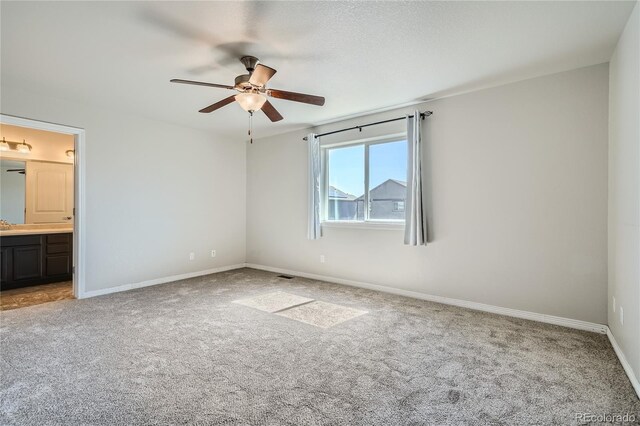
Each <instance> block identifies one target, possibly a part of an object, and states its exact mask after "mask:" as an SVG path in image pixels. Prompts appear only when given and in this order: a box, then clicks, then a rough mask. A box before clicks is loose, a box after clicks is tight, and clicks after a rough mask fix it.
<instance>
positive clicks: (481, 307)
mask: <svg viewBox="0 0 640 426" xmlns="http://www.w3.org/2000/svg"><path fill="white" fill-rule="evenodd" d="M246 266H247V268H254V269H261V270H263V271H269V272H275V273H278V274H288V275H296V276H299V277H304V278H310V279H313V280H321V281H328V282H332V283H336V284H343V285H348V286H352V287H360V288H366V289H369V290H376V291H381V292H384V293H391V294H397V295H400V296H406V297H412V298H414V299H421V300H428V301H430V302H437V303H443V304H445V305H453V306H460V307H462V308H469V309H474V310H476V311H484V312H491V313H494V314H499V315H506V316H510V317H515V318H523V319H528V320H532V321H538V322H544V323H547V324H554V325H561V326H564V327H570V328H575V329H578V330H586V331H593V332H596V333H601V334H605V333H607V330H608V329H609V328H608V327H607V326H606V325H604V324H596V323H593V322H587V321H580V320H575V319H571V318H563V317H556V316H553V315H546V314H539V313H536V312H528V311H521V310H518V309H511V308H503V307H501V306H493V305H486V304H484V303H478V302H470V301H467V300H461V299H453V298H450V297H443V296H434V295H431V294H426V293H420V292H417V291H411V290H402V289H398V288H393V287H387V286H382V285H377V284H369V283H364V282H360V281H353V280H345V279H342V278H336V277H329V276H325V275H318V274H309V273H306V272H300V271H293V270H290V269H283V268H273V267H271V266H265V265H258V264H255V263H247V264H246Z"/></svg>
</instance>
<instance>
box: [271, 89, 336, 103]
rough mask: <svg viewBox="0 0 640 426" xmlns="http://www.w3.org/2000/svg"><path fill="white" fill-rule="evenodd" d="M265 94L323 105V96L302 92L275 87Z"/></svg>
mask: <svg viewBox="0 0 640 426" xmlns="http://www.w3.org/2000/svg"><path fill="white" fill-rule="evenodd" d="M267 95H269V96H272V97H274V98H278V99H284V100H286V101H294V102H302V103H303V104H311V105H318V106H322V105H324V98H323V97H322V96H315V95H306V94H304V93H296V92H287V91H285V90H276V89H269V90H267Z"/></svg>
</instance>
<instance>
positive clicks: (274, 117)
mask: <svg viewBox="0 0 640 426" xmlns="http://www.w3.org/2000/svg"><path fill="white" fill-rule="evenodd" d="M262 112H264V113H265V114H266V116H267V117H269V120H271V121H273V122H276V121H280V120H282V116H281V115H280V113H279V112H278V110H277V109H275V107H274V106H273V104H272V103H271V102H269V101H266V102H265V103H264V105H262Z"/></svg>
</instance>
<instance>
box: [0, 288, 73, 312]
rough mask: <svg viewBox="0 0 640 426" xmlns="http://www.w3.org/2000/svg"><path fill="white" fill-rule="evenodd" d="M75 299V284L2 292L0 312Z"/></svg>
mask: <svg viewBox="0 0 640 426" xmlns="http://www.w3.org/2000/svg"><path fill="white" fill-rule="evenodd" d="M66 299H73V282H71V281H65V282H60V283H52V284H42V285H35V286H30V287H23V288H16V289H12V290H4V291H2V292H0V311H8V310H11V309H18V308H24V307H26V306H33V305H40V304H42V303H47V302H53V301H56V300H66Z"/></svg>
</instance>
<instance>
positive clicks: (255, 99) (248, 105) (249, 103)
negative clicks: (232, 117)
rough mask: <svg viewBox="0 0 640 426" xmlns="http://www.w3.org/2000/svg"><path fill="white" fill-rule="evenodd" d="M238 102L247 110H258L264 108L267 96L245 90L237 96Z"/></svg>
mask: <svg viewBox="0 0 640 426" xmlns="http://www.w3.org/2000/svg"><path fill="white" fill-rule="evenodd" d="M235 99H236V102H238V103H239V104H240V106H241V107H242V109H243V110H245V111H247V112H254V111H258V110H260V109H261V108H262V106H263V105H264V103H265V102H266V101H267V98H266V97H265V96H264V95H261V94H259V93H252V92H245V93H240V94H238V95H236V96H235Z"/></svg>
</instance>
